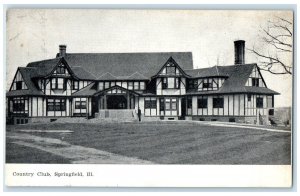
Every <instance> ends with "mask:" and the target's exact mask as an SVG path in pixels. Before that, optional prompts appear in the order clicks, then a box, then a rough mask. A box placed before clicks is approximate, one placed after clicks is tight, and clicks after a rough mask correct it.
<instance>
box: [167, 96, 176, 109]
mask: <svg viewBox="0 0 300 196" xmlns="http://www.w3.org/2000/svg"><path fill="white" fill-rule="evenodd" d="M165 104H166V110H177V99H176V98H173V99H172V98H166V101H165Z"/></svg>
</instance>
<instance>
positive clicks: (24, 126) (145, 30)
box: [5, 9, 294, 187]
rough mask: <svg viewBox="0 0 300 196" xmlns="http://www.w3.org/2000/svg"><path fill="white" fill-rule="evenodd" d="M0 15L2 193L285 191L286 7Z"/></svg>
mask: <svg viewBox="0 0 300 196" xmlns="http://www.w3.org/2000/svg"><path fill="white" fill-rule="evenodd" d="M6 17H7V18H6V70H7V73H6V138H5V139H6V144H5V153H6V154H5V163H6V164H5V183H6V185H7V186H81V187H85V186H86V187H88V186H105V187H290V186H291V185H292V154H291V152H292V131H293V130H292V127H293V126H292V125H293V121H292V109H293V105H292V97H293V96H292V95H293V93H292V92H293V88H292V81H293V80H292V79H293V74H294V73H293V67H294V64H293V35H294V31H293V29H294V27H293V24H294V23H293V22H294V18H293V11H289V10H265V11H263V10H126V9H125V10H104V9H76V10H75V9H74V10H73V9H8V10H7V13H6Z"/></svg>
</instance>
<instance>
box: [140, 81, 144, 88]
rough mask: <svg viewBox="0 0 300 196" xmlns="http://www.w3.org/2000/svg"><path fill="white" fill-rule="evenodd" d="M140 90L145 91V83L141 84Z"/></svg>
mask: <svg viewBox="0 0 300 196" xmlns="http://www.w3.org/2000/svg"><path fill="white" fill-rule="evenodd" d="M140 90H145V82H140Z"/></svg>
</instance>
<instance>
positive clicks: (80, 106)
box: [75, 101, 86, 109]
mask: <svg viewBox="0 0 300 196" xmlns="http://www.w3.org/2000/svg"><path fill="white" fill-rule="evenodd" d="M75 109H86V101H75Z"/></svg>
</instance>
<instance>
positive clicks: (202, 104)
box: [198, 98, 207, 108]
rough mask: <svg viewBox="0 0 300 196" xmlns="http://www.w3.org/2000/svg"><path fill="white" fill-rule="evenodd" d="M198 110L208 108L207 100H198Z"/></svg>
mask: <svg viewBox="0 0 300 196" xmlns="http://www.w3.org/2000/svg"><path fill="white" fill-rule="evenodd" d="M198 108H207V98H198Z"/></svg>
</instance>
